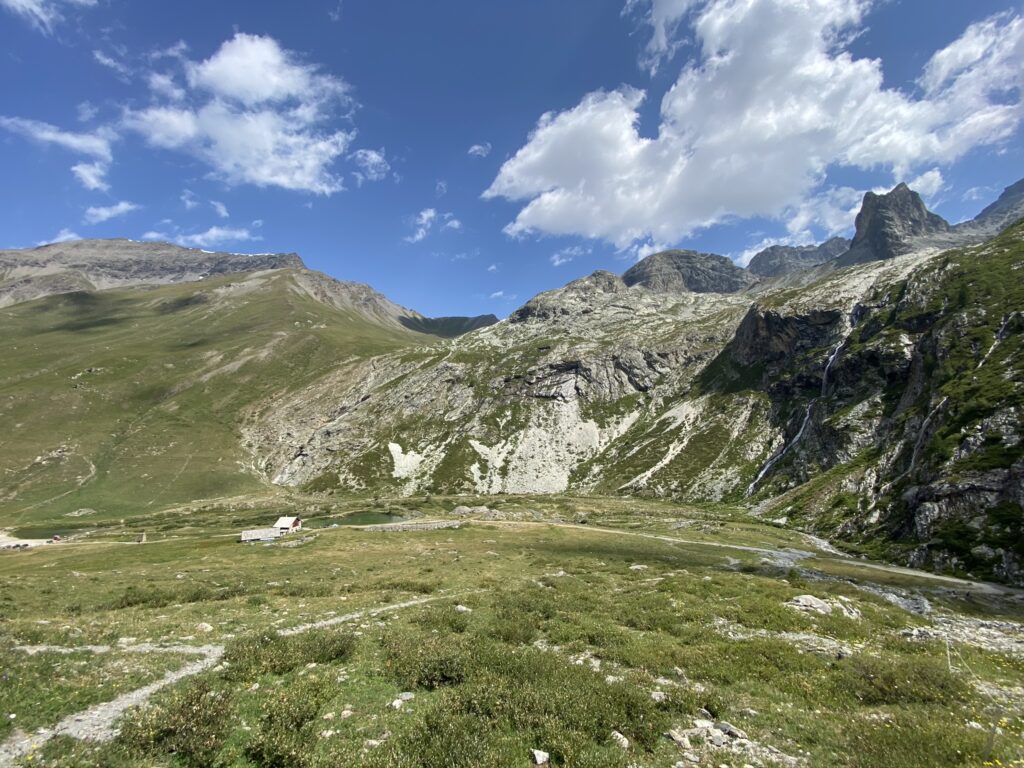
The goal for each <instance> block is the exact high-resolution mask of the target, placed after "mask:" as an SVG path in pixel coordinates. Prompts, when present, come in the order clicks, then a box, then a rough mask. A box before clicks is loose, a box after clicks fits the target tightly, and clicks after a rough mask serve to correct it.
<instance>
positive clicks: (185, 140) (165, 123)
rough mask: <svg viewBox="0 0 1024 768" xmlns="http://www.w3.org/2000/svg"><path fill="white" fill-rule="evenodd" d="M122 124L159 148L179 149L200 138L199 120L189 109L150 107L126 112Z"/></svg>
mask: <svg viewBox="0 0 1024 768" xmlns="http://www.w3.org/2000/svg"><path fill="white" fill-rule="evenodd" d="M124 125H125V127H126V128H128V129H130V130H133V131H136V132H138V133H141V134H142V135H143V136H144V137H145V139H146V142H147V143H148V144H149V145H150V146H153V147H159V148H160V149H181V148H183V147H186V146H188V145H189V144H190V143H191V142H193V141H196V140H198V139H199V138H200V129H199V120H198V118H197V117H196V114H195V113H194V112H193V111H192V110H191V109H181V108H178V107H150V108H148V109H144V110H142V111H141V112H127V113H126V114H125V117H124Z"/></svg>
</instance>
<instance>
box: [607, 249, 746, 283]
mask: <svg viewBox="0 0 1024 768" xmlns="http://www.w3.org/2000/svg"><path fill="white" fill-rule="evenodd" d="M622 281H623V282H624V283H625V284H626V285H627V286H633V285H641V286H643V287H645V288H647V289H649V290H652V291H657V292H659V293H736V292H738V291H742V290H744V289H745V288H749V287H750V286H751V285H753V284H754V283H756V282H757V278H756V277H754V275H752V274H750V273H749V272H747V271H746V270H745V269H741V268H740V267H737V266H736V265H735V264H733V263H732V261H730V260H729V259H727V258H726V257H725V256H718V255H715V254H713V253H698V252H697V251H662V252H661V253H655V254H652V255H651V256H648V257H647V258H645V259H643V260H642V261H640V262H638V263H637V264H635V265H634V266H633V267H631V268H630V269H628V270H627V271H626V273H625V274H624V275H623V276H622Z"/></svg>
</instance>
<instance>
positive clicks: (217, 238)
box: [158, 227, 263, 248]
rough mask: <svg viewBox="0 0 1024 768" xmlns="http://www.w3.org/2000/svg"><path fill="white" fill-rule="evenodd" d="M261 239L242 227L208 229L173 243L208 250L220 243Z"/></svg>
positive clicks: (184, 236)
mask: <svg viewBox="0 0 1024 768" xmlns="http://www.w3.org/2000/svg"><path fill="white" fill-rule="evenodd" d="M158 239H162V238H158ZM262 239H263V238H262V237H260V236H259V235H254V234H253V233H252V232H250V231H249V230H248V229H245V228H244V227H242V228H232V227H210V228H209V229H208V230H206V231H205V232H197V233H195V234H191V235H179V236H178V237H176V238H175V242H176V243H178V244H179V245H187V246H191V247H193V248H210V247H212V246H215V245H219V244H221V243H233V242H234V243H238V242H249V241H253V240H262Z"/></svg>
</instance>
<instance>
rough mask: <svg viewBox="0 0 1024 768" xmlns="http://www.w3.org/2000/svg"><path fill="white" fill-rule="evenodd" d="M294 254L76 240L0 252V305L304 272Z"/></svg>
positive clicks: (132, 241) (125, 241)
mask: <svg viewBox="0 0 1024 768" xmlns="http://www.w3.org/2000/svg"><path fill="white" fill-rule="evenodd" d="M303 267H304V265H303V263H302V259H300V258H299V257H298V256H297V255H295V254H294V253H275V254H255V255H248V254H238V253H209V252H207V251H201V250H196V249H194V248H181V247H179V246H176V245H170V244H168V243H149V242H145V243H142V242H136V241H134V240H75V241H72V242H68V243H54V244H52V245H44V246H40V247H39V248H32V249H28V250H21V251H0V306H9V305H10V304H15V303H17V302H20V301H30V300H32V299H36V298H41V297H43V296H50V295H53V294H57V293H68V292H70V291H95V290H106V289H109V288H125V287H130V286H139V285H164V284H168V283H184V282H192V281H196V280H202V279H203V278H206V277H211V276H213V275H224V274H231V273H236V272H256V271H260V270H264V269H302V268H303Z"/></svg>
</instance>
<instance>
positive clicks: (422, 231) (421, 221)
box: [403, 208, 462, 243]
mask: <svg viewBox="0 0 1024 768" xmlns="http://www.w3.org/2000/svg"><path fill="white" fill-rule="evenodd" d="M412 225H413V233H412V234H411V235H408V236H406V237H405V238H403V239H404V240H405V241H406V242H407V243H418V242H420V241H421V240H423V239H425V238H426V237H427V235H429V234H430V232H431V231H432V230H433V229H434V227H435V226H439V228H440V229H441V230H442V231H443V230H446V229H451V230H455V231H458V230H460V229H462V222H461V221H459V220H458V219H457V218H455V214H453V213H451V212H448V213H439V212H438V211H437V209H436V208H424V209H423V210H422V211H420V212H419V213H418V214H416V217H415V218H414V219H413V221H412Z"/></svg>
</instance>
